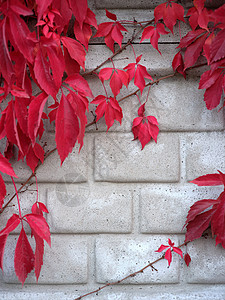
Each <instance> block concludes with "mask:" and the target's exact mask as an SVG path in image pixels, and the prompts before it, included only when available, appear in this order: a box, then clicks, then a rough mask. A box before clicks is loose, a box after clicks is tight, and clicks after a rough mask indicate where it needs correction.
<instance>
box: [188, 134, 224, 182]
mask: <svg viewBox="0 0 225 300" xmlns="http://www.w3.org/2000/svg"><path fill="white" fill-rule="evenodd" d="M186 147H187V150H186V151H187V159H186V160H187V179H188V180H193V179H195V178H196V177H199V176H201V175H203V174H210V173H217V170H221V171H222V172H223V170H224V169H225V162H224V154H225V136H224V132H212V133H209V132H207V133H196V134H192V135H189V136H188V137H187V139H186ZM212 161H213V163H212Z"/></svg>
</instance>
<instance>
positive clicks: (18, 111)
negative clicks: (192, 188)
mask: <svg viewBox="0 0 225 300" xmlns="http://www.w3.org/2000/svg"><path fill="white" fill-rule="evenodd" d="M224 15H225V4H224V5H222V6H221V7H219V8H218V9H216V10H209V9H207V8H206V7H205V1H204V0H194V1H193V7H192V8H190V9H189V11H188V12H187V15H186V18H187V19H188V22H189V25H190V28H191V30H190V31H189V32H188V33H187V34H186V35H185V36H184V37H183V38H181V39H180V43H179V46H178V47H177V48H178V49H179V51H178V53H177V54H176V55H175V57H174V59H173V62H172V66H173V69H174V71H177V72H179V73H181V74H182V75H183V76H184V77H186V72H187V71H188V70H189V69H190V68H195V67H198V65H195V64H196V63H197V61H198V59H199V58H200V57H201V58H202V59H204V61H205V62H203V64H204V65H206V64H207V65H208V68H209V69H208V70H207V71H206V72H204V73H203V74H202V75H201V79H200V83H199V89H205V90H206V91H205V94H204V101H205V103H206V107H207V109H210V110H211V109H213V108H216V107H217V106H218V105H219V104H220V102H221V97H222V93H223V92H224V91H225V75H224V72H225V43H224V40H225V18H224ZM106 16H107V18H109V19H110V22H104V23H101V24H99V25H97V21H96V18H95V14H94V13H93V12H92V11H91V10H90V8H88V3H87V0H82V1H80V0H65V1H62V0H54V1H53V0H48V1H40V0H1V1H0V74H1V85H0V101H1V102H2V103H3V104H4V107H5V108H4V110H2V111H1V118H0V139H2V140H3V139H4V141H5V142H6V147H5V151H4V155H3V153H0V171H1V172H3V173H5V174H7V175H9V176H11V177H16V174H15V172H14V171H13V168H12V166H11V164H10V162H9V160H10V158H11V157H13V156H14V151H13V149H14V148H16V149H17V150H18V155H17V159H18V160H23V161H25V162H26V164H27V165H28V166H29V167H30V169H31V170H32V172H33V174H34V173H35V171H36V169H37V168H38V166H39V164H40V163H44V160H45V157H46V154H45V152H44V149H43V147H42V146H41V144H40V141H41V138H42V136H43V133H44V131H45V127H44V122H43V121H44V120H45V119H46V120H47V119H49V121H50V122H55V141H56V148H57V151H58V154H59V157H60V160H61V164H62V163H63V162H64V160H65V159H66V158H67V156H68V155H69V153H70V152H71V151H72V149H73V147H74V145H75V144H76V142H78V143H79V144H80V149H81V148H82V146H83V139H84V135H85V128H86V127H87V126H89V124H87V116H86V113H87V112H88V110H89V99H92V103H93V104H96V105H97V108H96V111H95V113H96V116H97V118H96V120H95V121H94V122H98V120H99V119H101V118H102V117H103V116H104V117H105V122H106V125H107V131H108V129H109V128H110V127H111V126H112V125H113V124H114V121H115V120H116V121H119V122H120V123H121V122H122V119H123V112H122V108H121V107H120V105H119V102H120V101H122V100H125V99H126V98H128V97H129V96H131V95H137V98H138V100H139V102H140V107H139V109H138V117H136V118H135V119H134V120H133V126H132V132H133V134H134V139H139V140H140V142H141V145H142V149H143V148H144V147H145V146H146V144H147V143H149V141H150V140H151V138H153V139H154V141H155V142H157V136H158V133H159V128H158V121H157V119H156V118H155V117H154V116H146V115H145V103H144V104H142V103H141V101H140V98H139V96H138V92H139V91H140V92H141V94H142V93H143V90H144V89H145V88H146V87H149V91H148V94H149V92H150V87H151V85H153V84H155V83H158V82H159V81H160V80H164V79H166V78H169V77H172V76H174V74H169V75H168V76H165V77H162V78H159V79H157V80H155V81H154V80H153V78H152V77H151V75H150V74H149V73H148V71H147V69H146V67H145V66H144V65H142V64H140V61H141V58H142V54H141V55H139V56H136V53H135V51H134V48H133V46H132V42H133V41H134V39H135V37H136V36H137V35H138V34H141V42H142V41H144V40H146V39H147V40H148V39H150V43H151V45H152V46H153V48H155V49H156V50H157V51H159V47H158V40H159V38H160V36H161V35H166V34H168V33H169V32H171V33H173V30H174V26H175V25H176V24H177V23H179V26H180V21H182V22H185V15H184V8H183V7H182V5H180V4H178V3H176V1H175V0H168V1H165V3H162V4H160V5H158V6H157V7H156V8H155V10H154V19H153V20H146V21H143V22H137V21H129V20H118V18H117V16H116V15H115V14H113V13H111V12H109V11H107V10H106ZM71 24H72V26H73V32H72V33H71V32H70V30H71V29H70V28H71ZM125 24H132V25H134V26H137V27H138V28H139V30H138V32H137V33H136V34H135V35H134V36H133V37H132V39H131V40H129V41H128V42H127V43H126V44H124V45H122V43H123V32H126V31H128V30H127V29H126V28H125V27H124V26H123V25H125ZM93 28H95V29H96V30H97V32H96V34H95V36H94V37H96V38H97V37H104V39H105V43H106V45H107V46H108V47H109V49H110V50H111V51H112V52H113V54H112V56H111V57H110V58H108V59H107V60H106V61H104V62H102V64H101V65H100V66H98V67H97V68H95V69H94V70H92V71H91V72H89V73H83V71H85V60H86V51H88V44H89V40H90V38H91V36H92V29H93ZM115 43H116V44H118V45H119V47H120V48H119V49H118V50H117V51H115ZM128 46H131V47H132V49H133V52H134V58H135V60H134V62H133V63H130V64H128V65H127V66H124V68H123V70H121V69H117V68H115V65H114V62H113V58H114V57H115V56H116V55H117V54H118V53H120V52H121V51H123V50H124V49H126V48H127V47H128ZM159 53H160V54H161V52H160V51H159ZM110 60H111V63H112V68H109V67H107V68H102V69H101V70H100V71H99V73H98V74H97V76H98V77H99V79H100V80H101V82H102V84H103V86H104V89H105V85H104V82H105V81H108V80H110V84H109V85H110V88H111V92H112V94H113V96H111V95H109V94H108V92H107V90H106V89H105V95H97V96H96V97H95V98H94V96H93V94H92V91H91V89H90V87H89V85H88V82H87V81H86V80H85V78H84V77H85V75H87V74H95V75H96V71H98V69H99V68H100V67H102V66H103V65H104V64H105V63H106V62H108V61H110ZM133 78H134V84H135V86H137V88H138V90H136V91H135V92H134V93H131V94H128V95H127V96H125V97H123V98H122V99H120V100H118V99H117V97H118V95H119V94H120V91H121V89H122V87H123V86H125V87H126V88H128V87H129V84H130V82H131V80H132V79H133ZM148 80H149V81H148ZM146 81H147V82H146ZM31 82H33V83H34V84H35V85H36V86H37V87H38V88H39V89H40V93H39V94H37V95H34V94H33V90H34V89H33V88H32V84H31ZM65 90H67V92H65ZM49 96H52V98H53V100H54V103H53V104H52V105H50V106H49V107H48V109H49V110H50V112H49V113H48V115H47V114H46V113H45V112H44V108H45V107H46V104H47V100H48V97H49ZM93 98H94V99H93ZM146 101H148V96H147V99H146ZM32 176H33V175H32ZM32 176H31V177H32ZM207 176H208V177H207V178H206V177H205V178H204V179H202V178H201V177H200V179H196V180H197V181H194V183H197V182H198V183H199V182H201V183H204V185H214V184H215V182H216V183H217V184H224V174H223V173H222V172H220V174H219V175H218V174H211V175H207ZM203 177H204V176H203ZM12 181H13V178H12ZM28 181H29V180H28ZM198 183H197V184H198ZM13 184H14V187H15V191H16V196H17V200H18V209H19V215H17V214H14V215H13V216H12V217H10V219H9V220H8V222H7V224H6V226H5V228H4V229H2V231H1V232H0V267H1V268H2V261H3V254H4V248H5V243H6V239H7V237H8V235H9V233H10V232H12V231H13V230H14V229H15V228H17V226H19V224H21V227H22V229H21V233H20V236H19V238H18V242H17V246H16V250H15V259H14V262H15V270H16V274H17V276H18V278H19V280H20V281H21V282H22V284H23V283H24V282H25V280H26V277H27V275H28V274H29V273H30V272H31V270H33V269H35V274H36V277H37V279H38V277H39V274H40V270H41V266H42V264H43V253H44V242H43V241H44V240H45V241H46V242H47V243H48V244H49V245H50V231H49V228H48V225H47V223H46V221H45V218H44V215H43V212H45V213H48V210H47V208H46V207H45V206H44V204H43V203H41V202H39V201H38V200H37V201H36V202H35V204H34V205H33V207H32V213H31V214H27V215H25V216H22V214H21V209H20V201H19V195H18V191H17V189H16V185H15V183H14V181H13ZM200 185H201V184H200ZM223 193H224V192H223ZM223 193H222V194H221V195H220V196H219V198H218V199H217V200H212V199H209V200H201V201H198V202H196V204H194V205H193V206H192V207H191V209H190V211H189V213H188V217H187V221H186V225H187V234H186V242H185V243H187V242H189V241H192V240H194V239H196V238H199V237H200V236H201V235H202V233H203V232H204V230H205V229H207V227H209V226H210V225H211V228H212V233H213V235H216V244H218V243H221V244H222V246H223V247H224V248H225V238H224V233H225V224H224V199H225V198H224V194H223ZM5 195H6V188H5V183H4V180H3V178H2V176H1V175H0V209H1V212H3V211H4V209H5V207H6V206H7V205H8V203H7V204H5V206H4V198H5ZM210 207H211V209H210ZM24 222H27V223H28V224H29V226H30V228H31V234H32V236H34V238H35V242H36V249H35V254H34V253H33V250H32V248H31V246H30V244H29V241H28V239H27V235H26V233H25V231H24V227H23V223H24ZM168 241H169V245H168V246H164V245H162V246H161V247H160V248H159V249H158V250H157V251H158V252H161V251H162V250H165V249H167V251H166V254H165V258H166V259H167V260H168V263H169V264H170V263H171V259H172V257H171V255H172V251H174V252H176V253H178V254H179V255H180V256H181V257H182V252H181V250H180V249H179V248H178V247H174V244H173V243H172V242H171V240H170V239H169V240H168ZM184 259H185V262H186V264H187V265H188V264H189V263H190V257H189V255H188V254H185V256H184Z"/></svg>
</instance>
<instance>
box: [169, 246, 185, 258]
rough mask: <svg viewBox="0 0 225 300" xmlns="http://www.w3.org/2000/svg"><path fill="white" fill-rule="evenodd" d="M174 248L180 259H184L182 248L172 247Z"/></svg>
mask: <svg viewBox="0 0 225 300" xmlns="http://www.w3.org/2000/svg"><path fill="white" fill-rule="evenodd" d="M172 248H173V251H174V252H175V253H177V254H179V255H180V257H181V258H183V252H182V251H181V250H180V248H177V247H172Z"/></svg>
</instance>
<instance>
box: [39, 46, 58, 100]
mask: <svg viewBox="0 0 225 300" xmlns="http://www.w3.org/2000/svg"><path fill="white" fill-rule="evenodd" d="M34 74H35V77H36V79H37V81H38V84H39V85H40V86H41V88H42V89H43V90H44V91H45V92H46V94H47V95H52V97H53V98H55V97H56V94H57V92H58V89H57V87H56V84H55V81H54V79H53V76H52V75H51V71H50V63H49V61H48V60H47V59H46V57H45V55H44V52H43V50H42V48H41V47H39V48H38V51H37V55H36V57H35V61H34Z"/></svg>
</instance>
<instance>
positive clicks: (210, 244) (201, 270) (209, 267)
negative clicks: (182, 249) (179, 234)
mask: <svg viewBox="0 0 225 300" xmlns="http://www.w3.org/2000/svg"><path fill="white" fill-rule="evenodd" d="M187 251H188V253H189V254H190V256H191V263H190V265H189V267H188V268H187V267H186V268H185V266H184V268H185V269H184V270H185V276H186V280H187V282H188V283H204V284H215V283H217V284H218V283H223V284H224V283H225V269H224V264H225V251H224V249H223V248H222V246H221V245H218V246H216V247H215V239H212V238H210V236H209V237H208V239H204V238H201V239H198V240H196V241H194V242H191V243H190V244H188V246H187Z"/></svg>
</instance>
